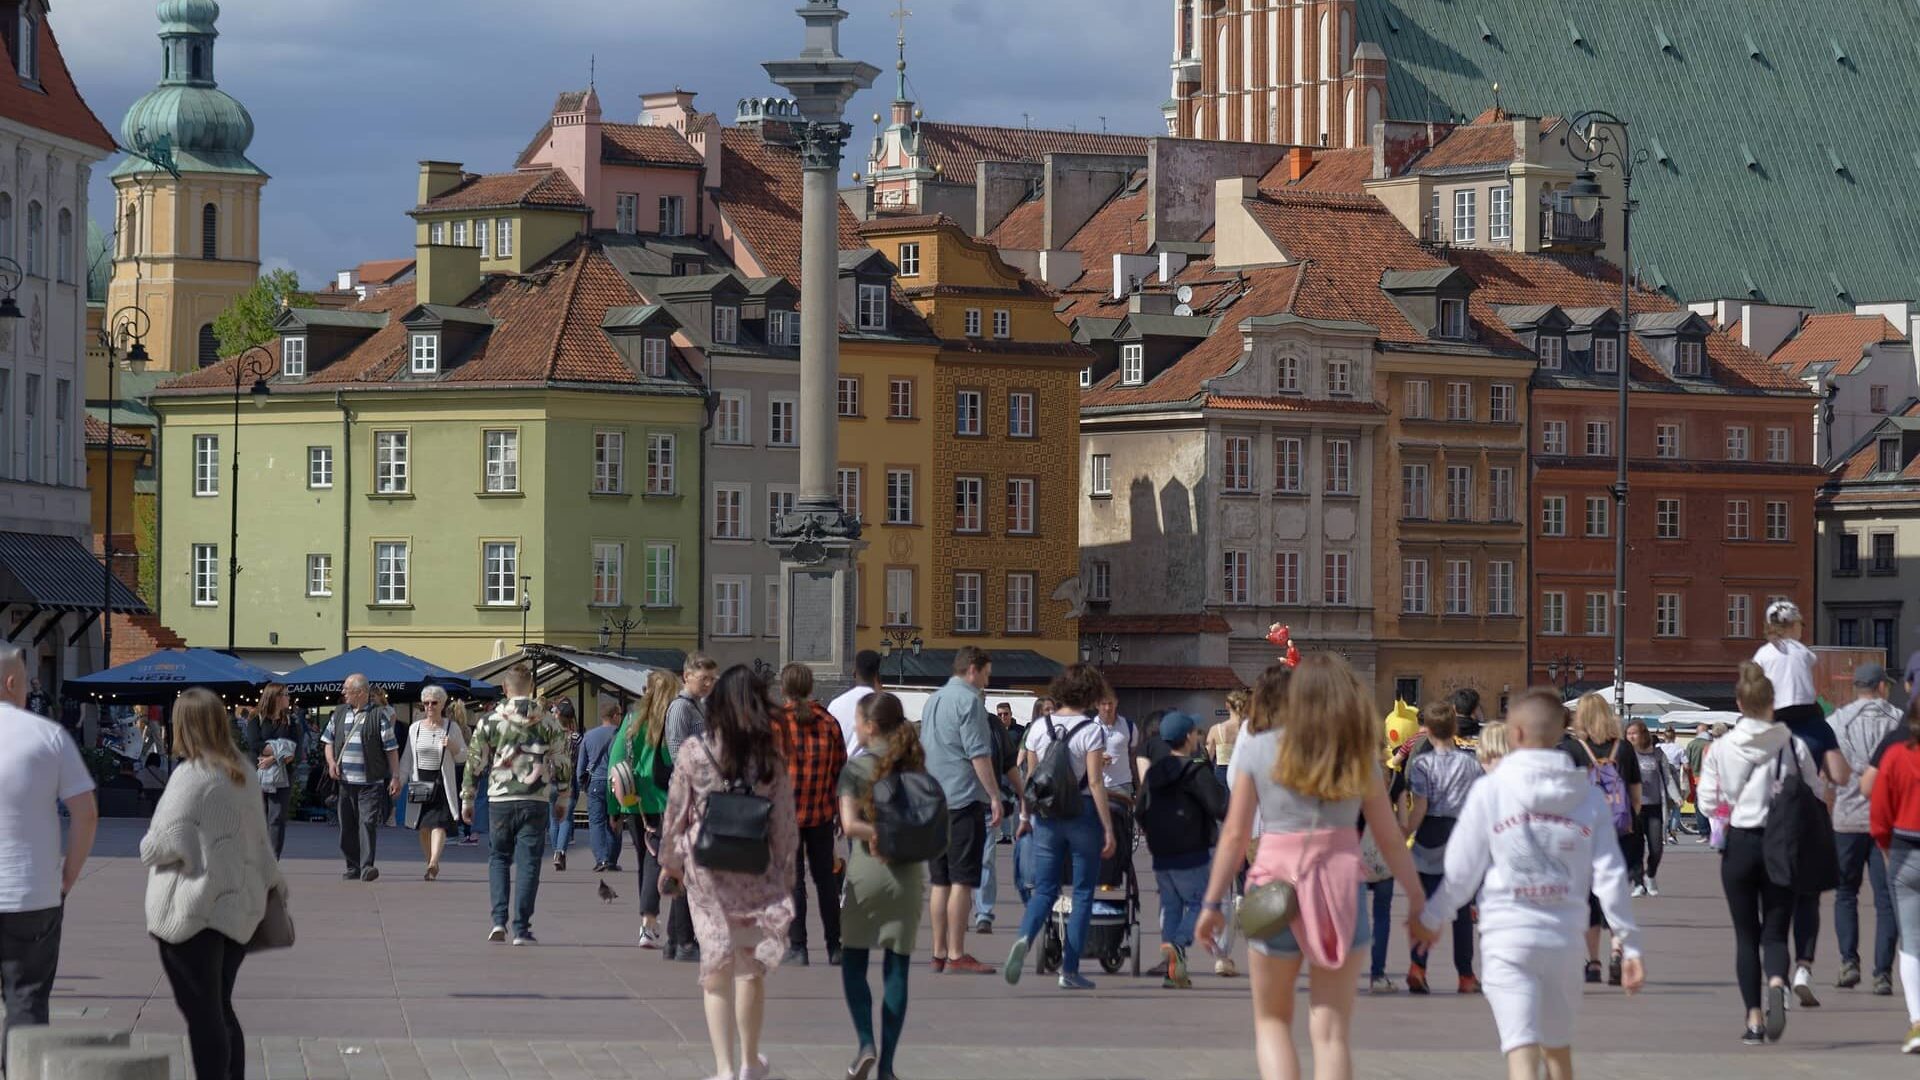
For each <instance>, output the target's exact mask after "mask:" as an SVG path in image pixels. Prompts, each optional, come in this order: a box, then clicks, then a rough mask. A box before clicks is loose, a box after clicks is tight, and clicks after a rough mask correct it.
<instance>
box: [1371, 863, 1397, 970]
mask: <svg viewBox="0 0 1920 1080" xmlns="http://www.w3.org/2000/svg"><path fill="white" fill-rule="evenodd" d="M1367 891H1368V892H1370V893H1372V894H1373V967H1372V968H1370V969H1368V971H1367V977H1368V978H1369V979H1383V978H1386V975H1387V946H1388V945H1389V944H1390V943H1392V941H1393V879H1392V878H1388V879H1386V880H1385V881H1369V882H1368V883H1367Z"/></svg>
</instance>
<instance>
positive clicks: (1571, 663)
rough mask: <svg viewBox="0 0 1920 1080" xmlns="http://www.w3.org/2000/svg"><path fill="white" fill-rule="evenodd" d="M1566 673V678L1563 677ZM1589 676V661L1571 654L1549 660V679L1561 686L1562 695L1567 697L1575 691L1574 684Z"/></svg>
mask: <svg viewBox="0 0 1920 1080" xmlns="http://www.w3.org/2000/svg"><path fill="white" fill-rule="evenodd" d="M1562 675H1565V676H1566V678H1564V679H1563V678H1561V676H1562ZM1586 677H1587V662H1586V661H1585V660H1576V659H1574V658H1573V657H1571V656H1559V657H1555V658H1554V659H1552V660H1549V661H1547V681H1548V682H1550V683H1552V684H1554V685H1555V686H1558V687H1559V688H1560V696H1561V697H1562V698H1565V697H1566V696H1567V695H1568V694H1569V693H1571V692H1572V691H1573V688H1574V685H1575V684H1577V683H1578V682H1580V680H1582V679H1584V678H1586Z"/></svg>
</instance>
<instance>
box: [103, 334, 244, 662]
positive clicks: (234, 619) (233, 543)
mask: <svg viewBox="0 0 1920 1080" xmlns="http://www.w3.org/2000/svg"><path fill="white" fill-rule="evenodd" d="M275 363H276V361H275V360H274V356H273V354H272V353H270V352H268V351H267V348H266V346H264V345H253V346H250V347H249V348H248V349H247V350H246V351H245V352H243V353H241V354H240V355H239V356H236V357H234V358H233V448H232V450H233V490H232V491H230V492H228V493H227V501H228V503H229V504H230V505H231V509H230V511H229V513H228V515H227V651H228V652H232V651H233V642H234V628H235V626H236V624H237V623H238V621H239V618H240V592H239V584H238V582H239V579H240V396H241V389H242V388H243V387H245V386H246V384H247V380H248V379H252V380H253V386H252V388H251V389H248V390H247V396H249V397H251V398H253V403H254V405H256V406H258V407H260V408H265V407H266V405H267V394H268V392H269V391H268V390H267V376H268V375H271V374H273V369H274V366H275ZM108 445H112V439H111V437H109V439H108Z"/></svg>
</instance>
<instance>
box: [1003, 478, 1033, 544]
mask: <svg viewBox="0 0 1920 1080" xmlns="http://www.w3.org/2000/svg"><path fill="white" fill-rule="evenodd" d="M1039 527H1040V482H1039V481H1037V480H1035V479H1033V478H1032V477H1030V476H1013V477H1008V478H1007V533H1008V535H1010V536H1032V535H1033V534H1034V532H1035V531H1037V530H1038V529H1039Z"/></svg>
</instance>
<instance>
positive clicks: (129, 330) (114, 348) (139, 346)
mask: <svg viewBox="0 0 1920 1080" xmlns="http://www.w3.org/2000/svg"><path fill="white" fill-rule="evenodd" d="M12 303H13V297H12V296H11V295H8V297H7V298H6V300H4V301H0V315H4V314H5V309H6V307H7V306H8V305H10V304H12ZM13 311H14V317H15V318H18V317H19V313H20V308H19V307H18V306H17V305H15V306H14V308H13ZM149 325H150V321H149V320H148V318H147V313H146V312H145V311H142V310H141V309H140V308H139V307H137V306H135V305H132V304H129V305H127V306H126V307H123V308H121V309H120V310H119V311H116V312H114V313H113V316H112V318H109V319H108V320H107V321H106V323H105V324H104V325H102V326H101V327H100V347H101V348H102V349H105V350H106V353H107V469H106V472H107V490H106V500H105V505H106V519H105V521H104V522H103V523H102V525H101V532H100V554H101V556H102V561H103V562H104V563H105V566H104V567H103V569H102V571H101V574H100V660H101V663H102V664H103V665H105V664H110V663H112V662H113V612H112V611H111V608H112V606H113V407H114V405H115V404H116V403H117V402H118V400H119V396H120V395H119V394H118V393H117V392H116V391H115V390H114V388H113V377H114V375H115V373H116V372H118V370H119V368H120V360H119V357H118V355H117V353H118V347H119V345H120V343H121V342H123V341H124V342H131V344H130V345H128V347H127V367H128V368H129V369H130V370H133V371H144V370H146V366H147V361H148V360H149V359H151V358H150V357H148V356H147V347H146V345H145V344H143V343H142V340H141V339H143V338H145V337H146V336H147V329H148V327H149ZM229 591H231V589H229Z"/></svg>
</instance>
